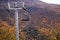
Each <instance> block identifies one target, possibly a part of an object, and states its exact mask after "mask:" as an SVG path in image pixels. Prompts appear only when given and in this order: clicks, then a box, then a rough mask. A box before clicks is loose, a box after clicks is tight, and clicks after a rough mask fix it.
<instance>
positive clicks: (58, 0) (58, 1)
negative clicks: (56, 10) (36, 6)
mask: <svg viewBox="0 0 60 40" xmlns="http://www.w3.org/2000/svg"><path fill="white" fill-rule="evenodd" d="M41 1H44V2H47V3H51V4H60V0H41Z"/></svg>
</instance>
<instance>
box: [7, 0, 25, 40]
mask: <svg viewBox="0 0 60 40" xmlns="http://www.w3.org/2000/svg"><path fill="white" fill-rule="evenodd" d="M23 7H24V2H23V1H18V0H9V1H8V8H9V10H14V11H15V25H16V26H15V28H16V40H19V26H18V10H21V9H22V8H23Z"/></svg>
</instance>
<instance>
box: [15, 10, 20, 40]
mask: <svg viewBox="0 0 60 40" xmlns="http://www.w3.org/2000/svg"><path fill="white" fill-rule="evenodd" d="M15 25H16V26H15V28H16V40H19V26H18V10H15Z"/></svg>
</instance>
